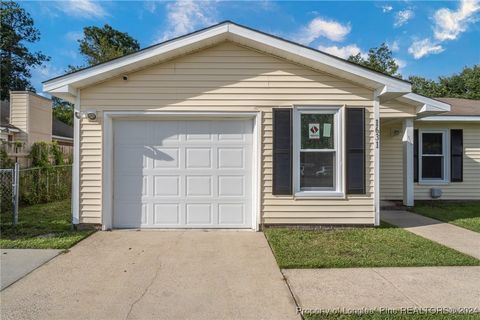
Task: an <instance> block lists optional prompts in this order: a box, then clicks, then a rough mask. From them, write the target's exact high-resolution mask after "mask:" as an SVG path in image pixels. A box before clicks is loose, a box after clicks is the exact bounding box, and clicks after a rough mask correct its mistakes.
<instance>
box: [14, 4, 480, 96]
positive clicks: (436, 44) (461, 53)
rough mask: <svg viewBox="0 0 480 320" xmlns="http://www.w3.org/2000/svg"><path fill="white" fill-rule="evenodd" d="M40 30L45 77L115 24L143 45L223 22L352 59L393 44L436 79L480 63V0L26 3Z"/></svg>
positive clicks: (405, 70) (413, 69)
mask: <svg viewBox="0 0 480 320" xmlns="http://www.w3.org/2000/svg"><path fill="white" fill-rule="evenodd" d="M20 5H21V6H22V7H23V8H25V9H26V10H27V12H28V13H30V15H31V16H32V18H33V19H34V21H35V26H36V27H37V28H38V29H39V30H40V33H41V40H40V41H39V42H37V43H34V44H28V47H29V49H31V50H34V51H38V50H39V51H42V52H43V53H45V54H47V55H48V56H50V57H51V60H50V61H49V62H47V63H45V64H44V65H43V66H42V67H38V68H35V69H33V70H32V84H33V85H34V87H35V88H36V89H37V91H38V92H41V91H42V85H41V82H42V81H45V80H47V79H50V78H52V77H55V76H58V75H61V74H63V73H64V71H65V69H66V68H67V66H68V65H76V66H80V65H84V64H85V60H84V58H82V56H81V55H80V54H79V48H78V39H80V38H81V37H82V30H83V28H84V27H87V26H92V25H95V26H99V27H101V26H103V25H104V24H109V25H111V26H112V27H113V28H115V29H117V30H120V31H122V32H127V33H128V34H129V35H131V36H132V37H133V38H135V39H137V40H138V41H139V42H140V45H141V47H142V48H144V47H147V46H150V45H152V44H155V43H159V42H161V41H164V40H167V39H171V38H174V37H177V36H181V35H184V34H187V33H189V32H192V31H195V30H198V29H201V28H204V27H207V26H210V25H213V24H216V23H218V22H221V21H224V20H231V21H234V22H236V23H239V24H242V25H245V26H248V27H251V28H254V29H257V30H260V31H263V32H267V33H271V34H274V35H276V36H280V37H282V38H286V39H289V40H292V41H295V42H299V43H302V44H304V45H307V46H310V47H312V48H316V49H320V50H323V51H326V52H328V53H331V54H334V55H338V56H340V57H342V58H347V57H348V56H349V55H350V54H357V53H361V54H362V55H365V54H366V52H368V49H369V48H372V47H378V46H379V45H381V44H382V43H383V42H385V43H387V44H388V45H389V47H390V48H391V49H392V51H393V55H394V57H395V59H396V60H397V63H398V64H399V66H400V70H399V72H400V73H401V74H402V75H403V76H404V77H408V76H409V75H418V76H423V77H426V78H430V79H437V77H438V76H449V75H452V74H454V73H458V72H460V71H461V70H462V69H463V67H465V66H472V65H474V64H480V22H479V21H480V0H462V1H273V0H262V1H226V0H223V1H222V0H204V1H193V0H178V1H93V0H73V1H21V2H20Z"/></svg>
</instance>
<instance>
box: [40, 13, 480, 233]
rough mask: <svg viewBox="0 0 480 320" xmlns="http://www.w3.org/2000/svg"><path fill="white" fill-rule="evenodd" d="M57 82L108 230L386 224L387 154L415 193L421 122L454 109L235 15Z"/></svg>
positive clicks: (78, 189) (79, 176)
mask: <svg viewBox="0 0 480 320" xmlns="http://www.w3.org/2000/svg"><path fill="white" fill-rule="evenodd" d="M44 91H46V92H48V93H50V94H52V95H54V96H57V97H59V98H62V99H66V100H68V101H70V102H72V103H74V104H75V111H76V119H75V126H74V127H75V129H74V131H75V134H74V139H75V144H74V145H75V151H74V176H73V177H74V179H73V180H74V182H73V205H72V206H73V210H72V211H73V222H74V224H99V225H102V227H103V229H111V228H238V229H242V228H246V229H254V230H257V229H259V228H261V227H262V225H310V224H323V225H378V224H379V222H380V199H381V198H382V196H384V195H385V194H384V193H383V191H382V189H381V188H382V184H381V181H382V173H384V171H385V165H384V166H383V168H382V166H381V161H382V159H383V158H385V159H388V158H389V157H390V158H394V159H395V161H396V163H397V164H396V167H394V168H393V169H392V170H394V171H395V176H394V178H395V181H393V180H392V181H393V182H392V183H397V184H398V186H399V189H398V191H399V192H400V193H398V197H399V198H400V199H402V200H403V201H404V202H405V203H407V204H411V203H413V201H414V191H415V190H416V189H418V188H419V187H420V186H419V184H417V183H414V171H415V170H414V153H415V150H416V149H415V147H414V135H415V133H414V132H416V131H414V129H415V127H414V126H415V125H417V124H419V125H420V124H421V125H422V126H423V125H424V124H425V125H427V122H426V121H417V119H422V118H423V119H429V118H430V117H432V116H435V115H437V114H440V113H443V112H447V111H450V104H449V103H446V102H442V101H437V100H434V99H429V98H426V97H423V96H419V95H417V94H413V93H412V92H411V84H410V83H409V82H406V81H404V80H401V79H397V78H394V77H390V76H387V75H384V74H381V73H378V72H375V71H373V70H370V69H368V68H365V67H362V66H359V65H356V64H354V63H350V62H348V61H345V60H343V59H340V58H337V57H334V56H331V55H329V54H326V53H323V52H320V51H317V50H314V49H312V48H308V47H304V46H302V45H299V44H296V43H293V42H290V41H287V40H284V39H281V38H278V37H275V36H272V35H269V34H265V33H262V32H259V31H256V30H252V29H250V28H247V27H244V26H241V25H238V24H235V23H232V22H229V21H227V22H223V23H220V24H217V25H214V26H212V27H209V28H206V29H203V30H200V31H197V32H194V33H191V34H188V35H185V36H182V37H179V38H176V39H173V40H169V41H166V42H163V43H160V44H158V45H154V46H151V47H148V48H145V49H143V50H140V51H138V52H136V53H133V54H129V55H126V56H123V57H120V58H117V59H114V60H111V61H108V62H105V63H102V64H99V65H96V66H92V67H89V68H86V69H83V70H79V71H76V72H73V73H69V74H66V75H63V76H60V77H57V78H54V79H50V80H48V81H46V82H44ZM383 124H385V125H383ZM389 124H390V126H391V127H394V128H396V129H398V130H399V132H398V134H397V135H396V136H394V137H395V139H393V140H394V141H395V142H394V144H395V145H394V146H393V147H392V148H389V147H388V146H387V145H383V144H382V143H381V142H382V139H381V138H382V137H383V134H384V132H383V128H388V126H387V125H389ZM465 125H467V124H465ZM381 128H382V130H381ZM455 129H457V128H455ZM385 130H387V129H385ZM419 130H420V129H419ZM422 130H423V129H422ZM477 132H478V131H477ZM392 137H393V136H392ZM398 137H401V139H400V138H398ZM466 137H470V133H468V134H467V132H465V138H466ZM423 138H424V140H425V139H428V138H432V137H425V136H423ZM435 138H436V137H433V140H435ZM445 139H447V138H445ZM454 139H457V140H458V139H459V135H458V134H456V136H455V138H454ZM466 143H467V142H466ZM468 143H470V142H468ZM390 149H391V150H390ZM455 150H456V149H455ZM391 152H396V153H395V154H393V155H390V154H389V153H391ZM424 153H425V152H424ZM415 154H416V155H417V156H418V157H420V155H418V154H417V153H415ZM432 156H433V154H432ZM444 156H448V154H445V155H444ZM472 156H473V154H472ZM475 156H477V159H478V156H479V155H478V153H476V154H475ZM477 162H478V160H477ZM384 164H385V163H384ZM432 165H433V164H432ZM457 165H458V161H457V160H455V161H453V162H452V166H453V167H452V171H454V172H457V171H458V170H459V169H458V167H457ZM402 168H405V170H403V169H402ZM425 168H426V166H424V169H423V170H426V169H425ZM431 171H435V170H433V169H432V170H431ZM392 179H393V178H392Z"/></svg>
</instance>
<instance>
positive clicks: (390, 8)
mask: <svg viewBox="0 0 480 320" xmlns="http://www.w3.org/2000/svg"><path fill="white" fill-rule="evenodd" d="M392 10H393V7H392V6H391V5H389V4H386V5H383V6H382V12H384V13H386V12H390V11H392Z"/></svg>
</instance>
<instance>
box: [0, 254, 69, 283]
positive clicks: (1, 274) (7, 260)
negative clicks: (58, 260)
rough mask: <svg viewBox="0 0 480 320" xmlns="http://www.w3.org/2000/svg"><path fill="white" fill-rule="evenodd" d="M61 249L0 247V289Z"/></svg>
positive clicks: (54, 255) (44, 261)
mask: <svg viewBox="0 0 480 320" xmlns="http://www.w3.org/2000/svg"><path fill="white" fill-rule="evenodd" d="M62 251H63V250H52V249H47V250H43V249H1V250H0V261H1V262H0V290H3V289H5V288H6V287H8V286H9V285H11V284H12V283H14V282H15V281H17V280H18V279H21V278H22V277H24V276H25V275H27V274H29V273H30V272H32V271H33V270H35V269H36V268H38V267H40V266H41V265H42V264H44V263H46V262H47V261H49V260H51V259H53V258H54V257H56V256H57V255H58V254H60V252H62Z"/></svg>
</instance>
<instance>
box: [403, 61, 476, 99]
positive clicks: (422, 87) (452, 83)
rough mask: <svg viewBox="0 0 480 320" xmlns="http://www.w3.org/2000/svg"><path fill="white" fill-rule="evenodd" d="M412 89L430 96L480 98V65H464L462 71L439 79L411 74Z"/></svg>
mask: <svg viewBox="0 0 480 320" xmlns="http://www.w3.org/2000/svg"><path fill="white" fill-rule="evenodd" d="M408 80H409V81H410V82H412V91H413V92H415V93H418V94H421V95H424V96H428V97H451V98H465V99H480V65H474V66H473V67H464V68H463V70H462V72H460V73H459V74H454V75H452V76H450V77H439V78H438V81H434V80H428V79H425V78H422V77H416V76H411V77H409V78H408Z"/></svg>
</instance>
